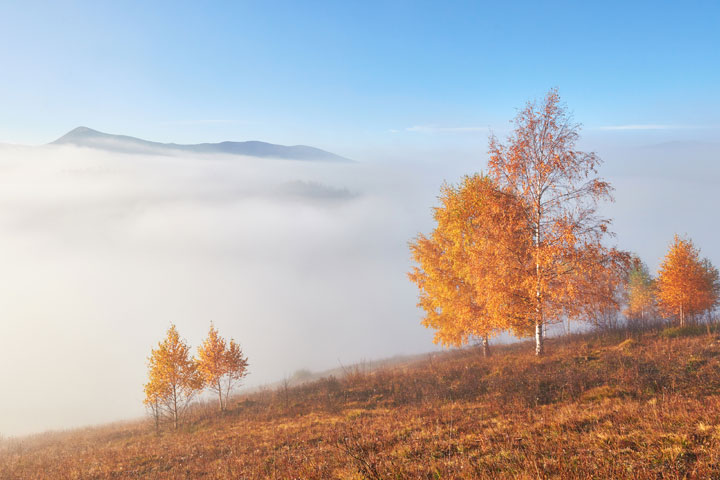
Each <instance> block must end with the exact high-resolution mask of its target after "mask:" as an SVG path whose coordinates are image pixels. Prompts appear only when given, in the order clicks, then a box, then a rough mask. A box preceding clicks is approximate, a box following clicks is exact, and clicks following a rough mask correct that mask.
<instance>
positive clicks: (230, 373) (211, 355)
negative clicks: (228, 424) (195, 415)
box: [197, 324, 248, 410]
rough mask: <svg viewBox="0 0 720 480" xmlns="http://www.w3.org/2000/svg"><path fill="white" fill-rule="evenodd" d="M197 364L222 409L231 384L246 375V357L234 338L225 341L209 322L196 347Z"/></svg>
mask: <svg viewBox="0 0 720 480" xmlns="http://www.w3.org/2000/svg"><path fill="white" fill-rule="evenodd" d="M197 364H198V370H199V371H200V374H201V375H202V377H203V381H204V382H205V385H206V386H207V387H208V388H210V390H212V391H214V392H215V393H217V395H218V399H219V405H220V409H221V410H223V409H224V408H225V406H226V402H227V397H228V396H229V394H230V391H231V390H232V387H233V384H234V383H235V382H236V381H238V380H240V379H241V378H243V377H245V376H246V375H247V366H248V361H247V358H246V357H244V356H243V353H242V350H241V349H240V346H239V345H238V344H237V343H235V340H232V339H231V340H230V342H229V343H228V342H226V341H225V339H224V338H222V337H221V336H220V335H219V334H218V331H217V330H216V329H215V326H213V325H212V324H210V331H209V332H208V336H207V338H206V339H205V341H203V343H202V345H201V346H200V347H198V360H197Z"/></svg>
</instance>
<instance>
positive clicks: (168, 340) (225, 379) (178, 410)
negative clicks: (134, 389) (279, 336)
mask: <svg viewBox="0 0 720 480" xmlns="http://www.w3.org/2000/svg"><path fill="white" fill-rule="evenodd" d="M247 365H248V363H247V358H245V357H244V356H243V354H242V351H241V350H240V346H239V345H238V344H237V343H235V341H234V340H230V342H229V343H227V342H226V341H225V340H224V339H223V338H222V337H220V335H219V334H218V332H217V330H216V329H215V327H214V326H213V325H212V324H211V325H210V332H209V333H208V338H207V339H206V340H205V341H204V342H203V344H202V346H201V347H200V348H199V349H198V359H197V360H196V359H195V358H193V357H192V355H191V354H190V347H189V346H188V345H187V343H186V342H185V341H184V340H183V339H181V338H180V334H179V333H178V331H177V328H175V325H171V326H170V328H169V329H168V331H167V334H166V336H165V339H164V340H163V341H161V342H160V343H158V346H157V348H154V349H152V352H151V354H150V357H149V358H148V377H149V378H148V382H147V383H146V384H145V385H144V391H145V400H144V402H143V403H144V404H145V405H146V406H147V407H148V408H149V409H150V410H151V411H152V413H153V416H154V417H155V420H156V422H159V419H160V417H161V416H162V415H167V416H169V417H170V418H172V420H173V422H174V424H175V427H176V428H177V424H178V420H179V418H180V417H181V415H182V413H183V411H184V410H185V408H186V407H187V405H188V404H189V402H190V401H191V400H192V399H193V397H194V396H195V395H196V394H198V393H199V392H201V391H202V390H203V388H204V387H205V386H209V387H210V388H211V390H214V391H216V392H217V393H218V395H219V397H220V407H221V409H222V408H223V407H224V402H223V400H224V401H225V402H226V401H227V396H228V395H229V393H230V391H231V390H232V386H233V382H236V381H237V380H239V379H241V378H242V377H244V376H245V375H247ZM223 394H224V396H223Z"/></svg>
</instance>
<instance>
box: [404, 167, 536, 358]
mask: <svg viewBox="0 0 720 480" xmlns="http://www.w3.org/2000/svg"><path fill="white" fill-rule="evenodd" d="M440 203H441V205H440V206H439V207H437V208H435V211H434V218H435V220H436V222H437V227H436V228H435V230H434V231H433V232H432V234H431V236H430V238H427V237H425V236H424V235H419V236H418V238H417V240H416V241H415V242H414V243H411V245H410V249H411V252H412V255H413V258H414V260H415V261H416V262H417V263H418V265H419V266H418V267H415V268H413V270H412V272H411V273H410V274H409V277H410V279H411V280H412V281H413V282H415V283H416V284H417V285H418V287H419V288H420V291H421V294H420V302H419V304H418V305H419V306H420V307H422V308H423V309H424V310H425V313H426V316H425V318H424V320H423V324H424V325H425V326H426V327H429V328H433V329H435V330H436V334H435V341H436V342H438V343H441V344H443V345H461V344H464V343H467V342H468V341H469V339H470V337H481V338H483V339H486V338H487V337H488V336H492V335H493V334H496V333H498V332H500V331H503V330H521V329H522V327H521V325H522V323H521V322H520V321H519V320H520V319H521V318H522V312H523V311H524V310H526V309H527V305H528V304H529V301H530V299H529V298H528V297H527V295H524V291H523V290H522V289H521V288H517V287H518V285H519V283H518V280H519V279H520V278H522V277H523V276H524V274H525V272H524V270H525V269H527V268H528V265H529V263H528V261H527V260H528V258H529V256H528V255H529V253H530V252H531V250H530V247H531V245H530V243H529V242H527V241H525V240H526V239H525V237H523V236H522V235H518V233H519V231H518V229H517V226H518V225H519V224H520V222H521V219H522V217H523V211H522V209H521V206H520V205H519V204H518V202H517V201H516V199H515V198H514V197H513V196H511V195H506V194H505V193H503V192H501V191H500V190H498V189H497V188H496V187H495V185H494V183H493V182H492V180H490V179H489V178H488V177H486V176H480V175H473V176H468V177H465V178H464V179H463V181H462V182H461V184H460V185H458V186H457V187H453V186H448V185H445V186H444V187H443V189H442V193H441V196H440ZM519 333H522V332H519Z"/></svg>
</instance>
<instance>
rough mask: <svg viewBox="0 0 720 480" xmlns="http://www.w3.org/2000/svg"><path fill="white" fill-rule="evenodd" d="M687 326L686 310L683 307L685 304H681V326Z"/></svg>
mask: <svg viewBox="0 0 720 480" xmlns="http://www.w3.org/2000/svg"><path fill="white" fill-rule="evenodd" d="M684 326H685V310H684V309H683V306H682V305H680V327H684Z"/></svg>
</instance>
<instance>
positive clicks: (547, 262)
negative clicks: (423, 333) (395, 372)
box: [409, 90, 718, 355]
mask: <svg viewBox="0 0 720 480" xmlns="http://www.w3.org/2000/svg"><path fill="white" fill-rule="evenodd" d="M514 125H515V128H514V130H513V132H512V133H511V135H510V136H509V137H508V139H507V142H506V143H504V144H503V143H501V142H500V141H498V139H497V138H496V137H495V136H491V137H490V142H489V154H490V158H489V162H488V167H489V171H488V173H487V174H484V175H479V174H475V175H472V176H466V177H465V178H464V179H463V180H462V181H461V182H460V184H458V185H445V186H444V187H443V188H442V191H441V194H440V197H439V200H440V205H439V206H438V207H436V208H435V209H434V219H435V221H436V223H437V226H436V227H435V229H434V230H433V232H432V233H431V234H430V235H428V236H425V235H422V234H420V235H418V237H417V238H416V239H415V240H414V241H413V242H411V243H410V250H411V252H412V255H413V258H414V260H415V262H416V264H417V265H416V266H415V267H414V268H413V269H412V271H411V272H410V273H409V277H410V279H411V280H412V281H413V282H414V283H416V284H417V286H418V288H419V290H420V301H419V303H418V305H419V306H420V307H421V308H422V309H423V310H424V311H425V313H426V315H425V318H424V319H423V324H424V325H425V326H426V327H428V328H433V329H434V330H435V331H436V333H435V341H436V342H438V343H441V344H443V345H462V344H464V343H467V342H468V341H469V340H470V339H471V338H480V339H482V341H483V344H484V345H485V346H487V343H488V338H489V337H491V336H493V335H496V334H498V333H500V332H503V331H509V332H511V333H513V334H515V335H516V336H520V337H524V336H530V335H533V334H534V335H535V346H536V348H535V351H536V353H537V354H538V355H541V354H542V353H543V337H544V327H545V325H547V324H552V323H558V322H561V321H564V320H565V319H568V320H570V319H583V320H590V321H592V320H594V319H597V318H598V317H599V316H602V315H604V314H605V313H606V312H608V311H618V310H619V309H620V308H621V306H622V304H623V303H624V297H625V295H623V294H622V292H623V290H624V289H625V287H626V286H628V284H629V285H630V287H629V291H630V292H631V293H630V299H631V300H630V304H631V305H635V304H636V303H637V304H638V305H640V304H641V303H642V302H645V300H641V298H644V297H642V295H647V292H646V291H644V290H643V292H644V293H640V290H641V288H639V287H638V288H637V289H636V290H638V293H637V294H635V293H633V292H634V291H633V288H634V287H632V285H635V284H634V283H633V282H640V283H639V284H638V285H640V284H642V282H643V281H645V279H640V280H638V279H637V278H636V277H638V275H640V274H638V273H632V274H630V275H629V276H628V272H631V271H635V270H633V263H634V262H633V258H632V256H631V255H630V254H629V253H628V252H624V251H621V250H618V249H617V248H614V247H608V246H607V245H606V243H607V238H608V237H610V236H612V233H611V232H610V231H609V225H610V221H609V220H608V219H606V218H603V217H601V216H600V215H599V213H598V205H599V202H600V201H602V200H612V197H611V193H612V187H611V186H610V184H609V183H607V182H606V181H604V180H602V179H601V178H599V177H598V176H597V167H598V166H599V165H600V164H601V160H600V159H599V158H598V157H597V156H596V155H595V154H594V153H587V152H582V151H579V150H577V149H576V142H577V140H578V138H579V130H580V126H579V124H576V123H574V122H573V121H572V118H571V116H570V115H569V114H568V112H567V109H566V107H565V106H564V105H563V104H562V103H561V102H560V98H559V96H558V93H557V91H556V90H551V91H550V92H549V93H548V94H547V96H546V97H545V98H544V100H543V101H542V102H541V103H540V104H538V103H535V102H530V103H528V104H527V105H526V107H525V108H524V109H523V110H521V111H520V112H519V113H518V115H517V117H516V118H515V121H514ZM676 243H677V245H678V247H677V248H674V249H673V251H671V256H669V257H668V260H666V263H665V264H664V265H663V268H662V269H661V275H660V277H659V279H658V282H657V285H658V288H657V292H658V300H659V302H658V303H659V305H660V306H661V307H662V309H663V311H664V312H668V313H672V314H673V315H675V314H678V315H679V318H680V322H681V323H684V320H685V316H686V315H689V314H696V313H698V312H699V311H702V310H707V309H709V308H712V307H714V306H715V304H716V303H717V298H718V289H717V271H716V270H715V269H714V267H712V265H710V263H709V262H708V261H707V260H703V261H700V260H697V258H695V257H697V252H696V251H695V250H693V247H692V244H690V243H689V241H685V240H677V242H676ZM683 249H684V250H683ZM688 249H689V250H688ZM686 250H687V251H686ZM683 251H685V253H682V252H683ZM693 252H694V253H693ZM693 254H694V255H695V256H694V257H693ZM683 255H684V256H683ZM675 257H677V258H675ZM690 257H692V258H695V260H697V261H696V263H694V264H692V265H690V264H689V263H688V261H689V260H688V258H690ZM635 263H636V264H637V262H635ZM703 282H704V283H703ZM710 284H712V286H711V288H710V289H709V290H708V288H706V287H707V286H708V285H710ZM648 285H649V284H648ZM653 285H654V284H653ZM670 285H672V286H670ZM643 288H645V287H643ZM647 288H651V289H652V291H653V292H655V290H654V286H653V287H651V286H648V287H647ZM653 298H654V293H653ZM648 301H650V300H648ZM642 305H644V306H639V307H638V306H633V307H632V308H641V309H642V308H648V307H647V305H649V303H647V304H646V303H643V304H642ZM633 311H635V310H633Z"/></svg>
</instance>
